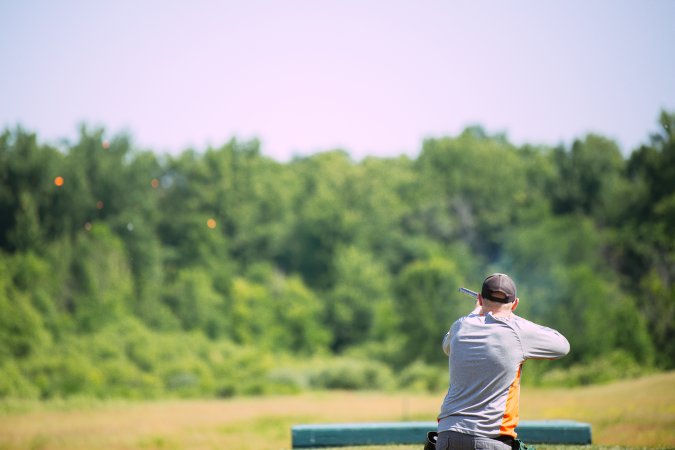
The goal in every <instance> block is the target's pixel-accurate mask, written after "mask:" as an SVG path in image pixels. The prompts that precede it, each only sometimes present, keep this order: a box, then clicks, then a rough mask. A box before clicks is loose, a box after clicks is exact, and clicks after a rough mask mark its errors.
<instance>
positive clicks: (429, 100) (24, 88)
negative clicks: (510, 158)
mask: <svg viewBox="0 0 675 450" xmlns="http://www.w3.org/2000/svg"><path fill="white" fill-rule="evenodd" d="M674 44H675V1H672V0H635V1H633V0H630V1H629V0H625V1H621V0H615V1H609V0H590V1H589V0H565V1H563V0H554V1H541V0H537V1H480V0H473V1H451V0H446V1H431V0H428V1H413V0H410V1H389V0H387V1H368V0H363V1H352V0H340V1H322V0H314V1H310V0H298V1H295V0H286V1H263V0H253V1H248V0H247V1H243V0H242V1H238V2H235V1H187V0H185V1H172V0H163V1H143V0H135V1H129V0H122V1H119V0H117V1H107V2H105V1H93V0H89V1H74V0H59V1H47V0H45V1H35V0H24V1H20V0H16V1H13V0H0V127H2V128H3V129H4V128H6V127H11V128H13V127H15V126H16V125H18V124H20V125H22V126H23V127H24V128H26V129H28V130H31V131H35V132H37V134H38V137H39V139H40V140H41V141H42V142H49V143H55V142H57V141H58V140H59V139H70V140H74V139H75V138H76V136H77V131H76V130H77V126H78V124H80V123H87V124H88V125H90V126H103V127H105V129H106V130H107V132H108V134H109V135H110V136H111V135H114V134H116V133H118V132H123V131H126V132H129V133H130V134H131V135H132V137H133V140H134V143H135V145H136V146H138V147H139V148H144V149H152V150H155V151H157V152H158V153H164V152H171V153H173V154H177V153H179V152H180V151H183V150H185V149H186V148H188V147H192V148H195V149H196V150H198V151H201V150H204V149H205V148H206V147H207V146H208V145H213V146H219V145H222V144H223V143H225V142H227V141H229V140H230V139H231V138H237V139H239V140H248V139H251V138H254V137H255V138H259V139H260V141H261V145H262V152H263V153H264V154H266V155H268V156H272V157H274V158H275V159H277V160H281V161H285V160H288V159H289V158H291V157H292V156H294V155H306V154H310V153H314V152H318V151H325V150H331V149H334V148H342V149H344V150H347V151H348V152H349V153H350V154H351V155H352V156H353V157H354V158H355V159H360V158H362V157H364V156H366V155H373V156H397V155H400V154H407V155H410V156H412V157H415V156H417V155H418V154H419V150H420V148H421V145H422V141H423V139H424V138H427V137H441V136H448V135H449V136H454V135H457V134H458V133H459V132H461V130H462V129H464V127H466V126H468V125H473V124H479V125H482V126H483V127H485V129H486V130H487V131H488V132H489V133H501V132H504V133H506V135H507V137H508V138H509V140H511V141H512V142H513V143H515V144H518V145H520V144H523V143H526V142H527V143H532V144H544V145H558V144H564V145H570V144H571V142H572V141H573V139H575V138H580V137H583V136H584V135H585V134H586V133H588V132H595V133H599V134H602V135H604V136H606V137H609V138H612V139H615V140H616V141H617V142H618V144H619V146H620V147H621V149H622V150H623V151H624V153H625V154H628V153H629V152H630V151H632V150H633V149H635V148H636V147H637V146H638V145H639V144H640V143H643V142H646V141H647V139H648V136H649V134H650V133H651V132H653V131H655V130H657V122H656V120H657V117H658V114H659V111H660V110H661V109H663V108H665V109H668V110H670V111H675V50H674Z"/></svg>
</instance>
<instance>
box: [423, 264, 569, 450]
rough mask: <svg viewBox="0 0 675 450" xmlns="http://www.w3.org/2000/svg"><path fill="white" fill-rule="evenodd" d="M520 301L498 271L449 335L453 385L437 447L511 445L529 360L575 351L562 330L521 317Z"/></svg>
mask: <svg viewBox="0 0 675 450" xmlns="http://www.w3.org/2000/svg"><path fill="white" fill-rule="evenodd" d="M518 302H519V299H518V297H516V285H515V283H514V282H513V280H512V279H511V278H510V277H509V276H508V275H504V274H501V273H495V274H492V275H490V276H488V277H487V278H486V279H485V280H484V281H483V286H482V288H481V292H480V293H479V294H478V296H477V301H476V308H475V309H474V310H473V312H471V314H469V315H468V316H464V317H461V318H459V319H458V320H457V321H455V323H453V325H452V327H451V328H450V331H448V333H447V334H446V335H445V338H444V339H443V351H444V352H445V353H446V354H447V355H448V357H449V366H450V388H449V389H448V393H447V394H446V396H445V399H444V401H443V405H442V406H441V412H440V414H439V416H438V440H437V442H436V449H437V450H450V449H452V450H469V449H493V450H509V449H511V446H512V445H513V443H514V440H515V438H516V432H515V428H516V425H518V419H519V416H518V402H519V398H520V375H521V370H522V365H523V363H524V362H525V360H527V359H556V358H560V357H562V356H565V355H566V354H567V353H568V352H569V349H570V345H569V342H567V339H565V337H564V336H563V335H561V334H560V333H559V332H557V331H555V330H553V329H550V328H546V327H543V326H540V325H537V324H535V323H533V322H530V321H529V320H525V319H523V318H522V317H518V316H516V315H515V314H514V313H513V312H514V311H515V310H516V308H517V307H518Z"/></svg>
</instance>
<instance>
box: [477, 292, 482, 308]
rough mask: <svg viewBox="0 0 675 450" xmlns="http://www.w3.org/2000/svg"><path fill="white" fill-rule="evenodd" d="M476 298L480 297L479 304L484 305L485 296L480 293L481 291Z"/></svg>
mask: <svg viewBox="0 0 675 450" xmlns="http://www.w3.org/2000/svg"><path fill="white" fill-rule="evenodd" d="M476 298H477V299H478V304H479V305H480V306H483V296H482V295H480V292H479V293H478V297H476Z"/></svg>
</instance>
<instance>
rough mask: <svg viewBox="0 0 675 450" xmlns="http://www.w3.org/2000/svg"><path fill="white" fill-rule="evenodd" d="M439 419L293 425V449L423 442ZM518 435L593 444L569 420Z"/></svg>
mask: <svg viewBox="0 0 675 450" xmlns="http://www.w3.org/2000/svg"><path fill="white" fill-rule="evenodd" d="M435 430H436V422H390V423H386V422H384V423H335V424H314V425H295V426H293V427H292V428H291V437H292V441H293V448H319V447H343V446H355V445H390V444H420V448H422V446H423V445H424V442H425V440H426V436H427V433H428V432H429V431H435ZM516 432H517V433H518V438H519V439H521V440H522V441H523V442H525V443H528V444H530V443H531V444H536V443H540V444H544V443H545V444H576V445H585V444H590V443H591V426H590V425H589V424H587V423H581V422H574V421H567V420H531V421H522V422H520V424H519V425H518V427H517V428H516Z"/></svg>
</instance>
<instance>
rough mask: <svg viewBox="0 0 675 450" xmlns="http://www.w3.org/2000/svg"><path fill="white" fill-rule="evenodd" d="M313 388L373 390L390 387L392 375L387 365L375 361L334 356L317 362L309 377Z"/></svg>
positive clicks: (392, 381) (392, 384)
mask: <svg viewBox="0 0 675 450" xmlns="http://www.w3.org/2000/svg"><path fill="white" fill-rule="evenodd" d="M309 384H310V387H312V388H315V389H347V390H371V389H372V390H375V389H383V390H386V389H390V388H392V387H393V386H394V384H395V383H394V376H393V374H392V371H391V369H390V368H389V366H387V365H385V364H382V363H380V362H377V361H364V360H357V359H349V358H335V359H331V360H327V361H325V362H323V363H319V365H318V367H315V368H313V370H312V371H311V372H310V377H309Z"/></svg>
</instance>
